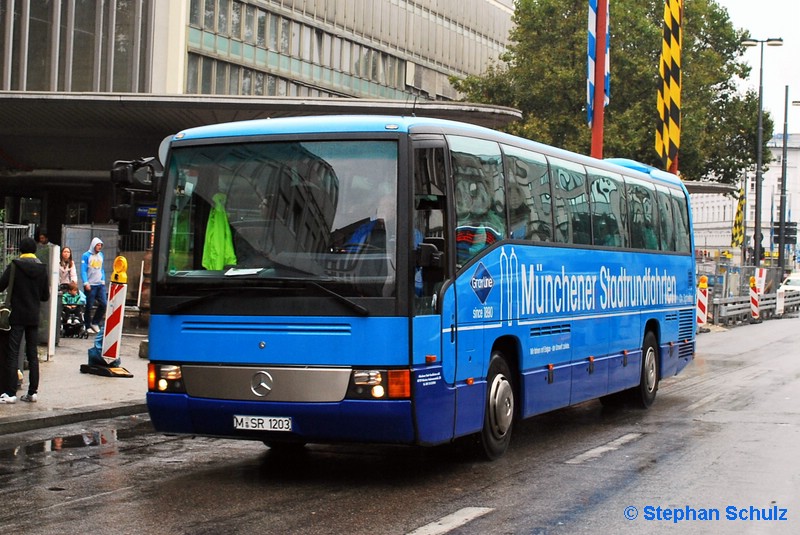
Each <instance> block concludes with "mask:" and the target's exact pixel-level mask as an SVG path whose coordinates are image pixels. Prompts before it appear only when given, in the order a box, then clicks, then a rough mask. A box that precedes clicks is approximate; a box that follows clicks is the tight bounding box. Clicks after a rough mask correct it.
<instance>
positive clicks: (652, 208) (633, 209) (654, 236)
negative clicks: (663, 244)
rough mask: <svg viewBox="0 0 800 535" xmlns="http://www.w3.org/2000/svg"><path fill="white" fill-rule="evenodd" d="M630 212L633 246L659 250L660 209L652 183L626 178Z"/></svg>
mask: <svg viewBox="0 0 800 535" xmlns="http://www.w3.org/2000/svg"><path fill="white" fill-rule="evenodd" d="M625 183H626V186H627V196H628V203H629V204H628V209H629V212H630V217H631V219H630V225H631V227H630V228H631V247H633V248H635V249H646V250H649V251H657V250H658V248H659V244H658V241H659V240H658V225H657V222H658V213H657V211H658V209H657V201H656V191H655V187H653V185H652V184H647V183H645V182H640V181H638V180H635V179H633V178H630V177H626V178H625Z"/></svg>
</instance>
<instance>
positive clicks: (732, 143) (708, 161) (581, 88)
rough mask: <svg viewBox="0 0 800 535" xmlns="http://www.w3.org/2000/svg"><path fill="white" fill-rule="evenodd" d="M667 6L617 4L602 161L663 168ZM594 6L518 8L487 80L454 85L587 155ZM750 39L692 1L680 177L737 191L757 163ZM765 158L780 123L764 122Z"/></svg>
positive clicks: (525, 127)
mask: <svg viewBox="0 0 800 535" xmlns="http://www.w3.org/2000/svg"><path fill="white" fill-rule="evenodd" d="M663 14H664V2H663V0H613V2H612V4H611V102H610V104H609V106H608V107H607V108H606V115H605V133H604V156H606V157H625V158H633V159H636V160H639V161H641V162H644V163H647V164H650V165H653V166H656V167H661V166H662V164H661V161H660V158H659V155H658V153H657V152H656V150H655V128H656V125H657V120H658V116H657V112H656V91H657V88H658V84H659V83H660V79H659V75H658V64H659V59H660V55H661V40H662V26H663ZM587 17H588V2H587V1H586V0H517V2H516V9H515V13H514V22H515V27H514V29H513V30H512V32H511V35H510V41H511V45H510V46H509V49H508V51H507V53H506V54H504V55H503V56H502V57H501V61H500V64H497V65H490V66H489V68H488V70H487V72H486V73H485V74H484V75H482V76H469V77H467V78H464V79H454V80H453V84H454V86H455V88H456V89H457V90H458V91H460V92H461V93H462V94H463V95H464V96H465V100H469V101H479V102H484V103H490V104H497V105H503V106H511V107H515V108H518V109H520V110H521V111H522V113H523V119H522V121H521V122H518V123H514V124H512V125H510V126H509V127H508V131H509V132H510V133H513V134H516V135H520V136H522V137H526V138H530V139H535V140H537V141H542V142H544V143H548V144H551V145H555V146H559V147H563V148H565V149H568V150H573V151H576V152H581V153H588V152H589V148H590V145H591V130H590V129H589V127H588V125H587V124H586V104H585V101H586V33H587V30H586V21H587ZM746 36H747V34H746V32H744V31H743V30H736V29H734V28H733V25H732V24H731V21H730V17H729V16H728V13H727V11H726V10H724V9H723V8H722V7H720V6H719V5H718V4H717V2H716V0H685V4H684V33H683V38H684V42H683V47H682V54H681V56H682V69H683V78H682V88H681V89H682V90H681V107H682V108H681V116H682V118H681V148H680V152H679V155H678V162H679V169H680V173H681V175H682V176H683V177H684V178H686V179H688V180H700V179H708V180H713V181H718V182H722V183H729V184H736V183H738V182H739V181H740V179H741V175H742V172H743V170H745V169H746V168H748V167H750V166H752V165H754V164H755V161H756V157H755V156H756V140H757V131H756V124H757V114H758V95H757V94H756V93H754V92H753V91H748V92H746V93H744V94H741V93H740V92H739V91H738V90H737V86H736V83H737V80H738V79H742V78H744V77H746V76H748V74H749V73H750V67H749V66H748V65H746V64H745V63H743V62H742V61H741V57H742V55H743V52H744V47H743V46H742V45H741V40H742V39H743V38H744V37H746ZM763 125H764V150H763V154H765V155H769V154H770V152H769V150H767V148H766V142H767V141H768V140H769V139H770V138H771V132H772V128H773V122H772V119H771V118H770V116H769V115H768V114H767V113H765V115H764V123H763Z"/></svg>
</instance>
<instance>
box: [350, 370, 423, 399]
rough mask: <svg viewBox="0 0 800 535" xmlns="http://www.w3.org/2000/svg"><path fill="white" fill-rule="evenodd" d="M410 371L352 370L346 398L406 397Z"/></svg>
mask: <svg viewBox="0 0 800 535" xmlns="http://www.w3.org/2000/svg"><path fill="white" fill-rule="evenodd" d="M410 397H411V372H410V370H407V369H401V370H353V373H352V375H351V376H350V386H349V387H348V389H347V398H348V399H408V398H410Z"/></svg>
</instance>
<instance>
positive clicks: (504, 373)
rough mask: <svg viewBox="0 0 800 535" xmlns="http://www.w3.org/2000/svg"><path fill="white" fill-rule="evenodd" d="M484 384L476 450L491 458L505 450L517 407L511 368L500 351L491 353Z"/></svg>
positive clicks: (495, 457) (498, 455)
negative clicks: (478, 441) (481, 417)
mask: <svg viewBox="0 0 800 535" xmlns="http://www.w3.org/2000/svg"><path fill="white" fill-rule="evenodd" d="M486 385H487V395H486V405H485V407H484V415H483V428H482V429H481V433H480V450H479V452H480V454H481V455H482V456H483V457H485V458H486V459H488V460H490V461H493V460H495V459H497V458H499V457H501V456H502V455H503V454H504V453H505V452H506V450H507V449H508V444H509V442H510V441H511V431H512V429H513V427H514V411H515V410H516V407H515V404H516V399H515V394H514V383H513V380H512V377H511V368H509V366H508V362H506V359H505V357H504V356H503V354H502V353H501V352H499V351H494V352H492V357H491V360H490V361H489V373H488V374H487V376H486Z"/></svg>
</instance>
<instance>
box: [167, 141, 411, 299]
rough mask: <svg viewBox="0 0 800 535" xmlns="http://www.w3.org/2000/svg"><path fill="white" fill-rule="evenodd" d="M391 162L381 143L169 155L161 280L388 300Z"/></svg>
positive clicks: (392, 147)
mask: <svg viewBox="0 0 800 535" xmlns="http://www.w3.org/2000/svg"><path fill="white" fill-rule="evenodd" d="M397 152H398V150H397V144H396V142H395V141H383V140H372V141H362V140H354V141H342V140H339V141H308V142H301V141H288V142H237V143H226V144H205V145H191V146H183V147H180V146H178V147H174V148H173V151H172V155H171V159H170V164H169V167H168V169H167V176H166V177H165V181H166V193H165V195H166V198H165V203H164V206H166V207H169V213H168V214H166V215H168V217H169V221H168V223H167V221H166V220H165V221H164V223H167V224H168V229H167V230H166V231H163V232H162V233H161V241H162V243H161V247H160V249H161V253H160V256H161V258H163V259H165V260H166V261H165V262H164V263H163V264H162V266H163V268H162V272H161V273H160V274H159V275H158V276H159V278H160V280H162V281H163V280H167V281H170V282H175V283H176V284H179V283H180V282H181V281H184V280H191V281H192V283H193V284H197V283H200V284H204V283H208V284H214V283H215V282H221V281H223V280H225V281H226V283H227V281H232V280H243V281H246V282H245V283H246V284H252V282H253V280H254V279H269V280H275V279H305V280H311V281H314V282H316V283H331V284H338V287H337V288H336V291H337V292H338V293H341V294H343V295H349V296H388V295H394V288H395V281H396V272H395V265H396V262H395V259H396V240H395V236H396V227H397V220H396V213H397V209H396V206H397V173H398V172H397ZM165 241H166V242H167V243H166V244H165V243H164V242H165Z"/></svg>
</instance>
